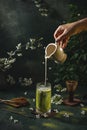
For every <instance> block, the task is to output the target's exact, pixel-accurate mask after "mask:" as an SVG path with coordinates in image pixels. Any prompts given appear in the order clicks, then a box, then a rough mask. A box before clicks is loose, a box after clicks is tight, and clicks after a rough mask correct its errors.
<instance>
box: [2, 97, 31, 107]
mask: <svg viewBox="0 0 87 130" xmlns="http://www.w3.org/2000/svg"><path fill="white" fill-rule="evenodd" d="M0 102H1V103H5V104H7V105H10V106H13V107H22V106H26V105H29V104H30V103H29V101H28V100H27V99H26V98H24V97H19V98H12V99H10V100H4V99H0Z"/></svg>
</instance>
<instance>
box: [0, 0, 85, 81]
mask: <svg viewBox="0 0 87 130" xmlns="http://www.w3.org/2000/svg"><path fill="white" fill-rule="evenodd" d="M41 3H42V5H44V6H45V7H46V8H47V9H48V10H49V13H48V16H47V17H45V16H41V14H40V12H39V11H38V8H37V7H36V6H35V3H34V0H0V57H5V56H6V53H7V52H8V51H11V50H15V47H16V45H17V44H18V43H22V44H25V43H26V42H28V41H29V39H30V38H40V37H43V46H46V45H47V44H48V43H50V42H54V38H53V33H54V31H55V29H56V28H57V27H58V26H59V25H60V24H63V23H67V21H68V19H70V16H71V14H70V10H69V8H68V5H69V4H75V5H77V6H78V10H79V11H80V12H82V11H83V9H86V7H87V2H86V0H85V1H80V0H77V1H75V0H61V1H59V0H42V1H41ZM84 17H85V15H80V16H77V19H80V18H84ZM43 61H44V51H43V50H40V49H39V50H35V51H29V52H26V51H25V52H24V53H23V56H22V57H20V58H17V61H16V63H15V64H14V65H13V67H12V68H11V69H10V70H9V72H8V73H10V74H11V75H13V76H14V77H15V78H17V77H20V76H24V77H26V76H27V77H32V79H33V80H34V82H38V81H41V80H44V65H43V64H42V62H43ZM50 77H51V78H52V73H51V74H50Z"/></svg>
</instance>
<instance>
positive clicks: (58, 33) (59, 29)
mask: <svg viewBox="0 0 87 130" xmlns="http://www.w3.org/2000/svg"><path fill="white" fill-rule="evenodd" d="M63 31H64V30H63V28H62V27H61V26H59V27H58V28H57V29H56V31H55V32H54V38H55V39H56V38H57V37H59V36H60V35H61V34H62V33H63Z"/></svg>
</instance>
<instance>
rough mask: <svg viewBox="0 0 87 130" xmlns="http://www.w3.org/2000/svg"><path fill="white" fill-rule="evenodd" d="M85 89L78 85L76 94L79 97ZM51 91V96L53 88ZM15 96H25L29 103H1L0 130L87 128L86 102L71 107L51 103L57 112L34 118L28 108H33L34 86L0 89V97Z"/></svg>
mask: <svg viewBox="0 0 87 130" xmlns="http://www.w3.org/2000/svg"><path fill="white" fill-rule="evenodd" d="M85 89H86V87H79V89H77V92H76V96H78V98H81V97H82V96H83V95H84V94H85V91H84V90H85ZM52 91H53V93H52V96H53V95H54V89H53V90H52ZM57 93H58V92H57ZM58 94H60V93H58ZM61 95H62V96H67V92H62V93H61ZM15 97H26V98H27V99H28V100H29V102H30V105H28V106H25V107H20V108H14V107H12V106H8V105H5V104H2V103H1V104H0V130H3V129H4V130H15V129H17V130H51V129H53V130H65V129H67V130H73V129H74V130H87V103H86V102H84V103H81V104H83V105H84V106H81V104H80V105H78V106H73V107H71V106H66V105H64V104H60V105H55V104H52V110H54V109H57V110H58V111H59V113H57V114H56V115H55V116H52V117H49V118H43V117H41V118H36V115H35V114H33V113H32V111H31V110H30V108H34V109H35V86H32V87H29V88H26V87H24V88H21V87H19V88H16V89H10V90H6V91H0V98H3V99H11V98H15ZM84 111H85V114H84ZM66 113H69V114H70V116H67V115H66ZM81 113H82V114H81ZM64 115H66V116H64Z"/></svg>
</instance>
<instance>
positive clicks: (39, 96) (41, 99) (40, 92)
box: [36, 85, 51, 113]
mask: <svg viewBox="0 0 87 130" xmlns="http://www.w3.org/2000/svg"><path fill="white" fill-rule="evenodd" d="M50 111H51V86H48V87H45V86H44V85H41V86H39V85H38V86H37V89H36V112H38V113H48V112H50Z"/></svg>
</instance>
